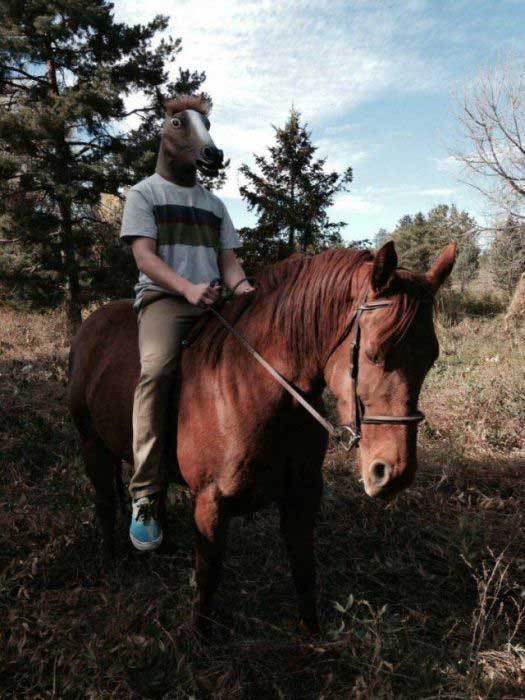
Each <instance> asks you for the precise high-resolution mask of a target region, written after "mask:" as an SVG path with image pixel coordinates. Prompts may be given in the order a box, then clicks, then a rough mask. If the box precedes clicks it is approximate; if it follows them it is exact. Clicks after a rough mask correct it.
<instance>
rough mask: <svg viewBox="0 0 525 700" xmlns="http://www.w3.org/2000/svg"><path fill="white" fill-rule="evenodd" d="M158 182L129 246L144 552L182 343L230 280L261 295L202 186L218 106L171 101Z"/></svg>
mask: <svg viewBox="0 0 525 700" xmlns="http://www.w3.org/2000/svg"><path fill="white" fill-rule="evenodd" d="M165 108H166V120H165V122H164V126H163V129H162V132H161V143H160V150H159V155H158V159H157V167H156V169H155V173H154V174H153V175H151V176H150V177H147V178H145V179H144V180H141V181H140V182H139V183H137V184H136V185H134V186H133V187H132V188H131V189H130V191H129V193H128V196H127V199H126V204H125V207H124V214H123V219H122V229H121V233H120V236H121V238H122V239H123V240H124V241H126V242H127V243H129V244H130V245H131V249H132V251H133V255H134V258H135V261H136V264H137V267H138V269H139V280H138V283H137V284H136V286H135V303H134V305H133V308H134V310H135V312H136V314H137V321H138V328H139V352H140V368H141V369H140V378H139V382H138V384H137V387H136V389H135V394H134V402H133V477H132V479H131V483H130V487H129V489H130V493H131V496H132V499H133V511H132V517H131V525H130V530H129V534H130V538H131V541H132V542H133V544H134V546H135V547H136V548H137V549H139V550H142V551H147V550H153V549H156V548H157V547H158V546H159V545H160V544H161V542H162V536H163V533H162V526H161V523H160V520H159V512H158V510H159V498H158V495H159V492H160V490H161V487H162V483H163V475H162V460H163V456H164V454H165V449H166V428H167V421H166V418H167V408H168V406H169V400H170V396H171V393H172V391H173V385H174V380H175V376H176V372H177V368H178V364H179V358H180V352H181V343H182V341H183V339H184V338H185V337H186V335H187V334H188V332H189V331H190V329H191V328H192V326H193V325H194V323H195V322H196V321H197V320H198V319H199V317H200V316H201V315H202V314H203V313H204V311H205V309H206V308H207V307H209V306H210V305H211V304H213V303H214V302H215V301H216V300H217V298H218V296H219V294H220V286H218V285H212V284H211V282H212V281H213V280H214V279H217V278H219V277H221V278H222V279H223V280H224V283H225V284H226V286H227V287H228V288H230V289H233V290H234V292H235V294H244V293H247V292H250V291H252V287H251V286H250V284H249V283H248V281H247V280H246V275H245V274H244V272H243V270H242V267H241V265H240V264H239V261H238V260H237V257H236V255H235V248H238V247H239V246H240V245H241V244H240V240H239V236H238V234H237V232H236V230H235V228H234V227H233V224H232V221H231V219H230V216H229V214H228V212H227V210H226V207H225V206H224V204H223V202H222V201H221V200H220V199H219V198H218V197H217V196H216V195H214V194H212V193H211V192H209V191H208V190H206V189H205V188H204V187H203V186H202V185H201V184H200V183H198V182H197V170H198V169H199V170H201V171H202V172H203V173H205V174H207V175H213V174H216V173H217V172H218V171H219V169H220V168H221V167H222V165H223V153H222V151H221V150H219V149H218V148H216V146H215V144H214V143H213V140H212V138H211V136H210V133H209V128H210V122H209V119H208V114H209V111H210V103H209V102H208V100H207V99H206V98H205V97H204V96H202V95H201V96H190V95H183V96H180V97H177V98H176V99H173V100H167V101H165Z"/></svg>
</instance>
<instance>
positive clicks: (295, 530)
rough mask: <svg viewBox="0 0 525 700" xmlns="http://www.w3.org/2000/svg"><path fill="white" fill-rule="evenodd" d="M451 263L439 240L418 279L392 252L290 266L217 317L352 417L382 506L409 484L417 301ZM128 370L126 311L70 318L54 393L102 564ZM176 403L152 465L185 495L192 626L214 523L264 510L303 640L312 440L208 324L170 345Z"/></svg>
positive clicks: (282, 395)
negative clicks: (164, 444)
mask: <svg viewBox="0 0 525 700" xmlns="http://www.w3.org/2000/svg"><path fill="white" fill-rule="evenodd" d="M454 259H455V244H450V245H449V246H447V248H445V250H444V251H443V252H442V253H441V255H440V257H439V258H438V260H437V261H436V263H435V264H434V266H433V267H432V268H431V269H430V270H429V271H428V272H427V273H426V274H424V275H416V274H413V273H411V272H408V271H406V270H403V269H398V268H397V256H396V252H395V249H394V246H393V244H392V243H387V244H386V245H385V246H383V248H381V249H380V250H379V251H378V253H377V254H376V255H375V257H374V256H373V255H372V254H371V253H370V252H368V251H354V250H329V251H325V252H323V253H320V254H319V255H315V256H313V257H303V256H298V257H293V258H291V259H289V260H286V261H283V262H281V263H278V264H276V265H273V266H270V267H269V268H268V269H267V270H266V271H265V272H263V273H262V274H261V275H260V277H259V280H258V284H257V290H256V292H255V293H252V294H250V295H244V296H242V297H240V298H237V299H235V300H233V301H232V302H231V303H230V304H229V306H228V308H227V309H226V310H223V313H224V314H225V316H226V317H227V318H228V320H229V321H230V323H231V324H233V325H234V326H235V328H236V329H237V330H238V331H240V332H241V333H242V334H244V336H245V337H246V338H247V339H248V340H249V341H250V343H251V344H252V345H253V346H254V347H255V348H256V349H257V350H258V351H259V352H260V353H261V354H262V355H263V356H264V357H265V358H266V359H267V360H268V361H269V362H270V363H271V364H272V365H273V366H274V367H275V368H276V369H277V370H278V371H279V372H280V373H281V374H282V375H283V376H284V377H285V378H286V379H288V380H289V381H290V382H292V383H293V385H294V386H295V387H296V388H298V389H299V390H300V391H301V393H302V394H303V396H304V397H306V398H307V399H308V400H309V401H310V403H312V404H313V405H314V406H315V405H317V406H319V405H320V403H321V394H322V391H323V389H324V387H325V386H326V385H328V387H329V388H330V389H331V391H332V392H333V393H334V395H335V397H336V399H337V406H338V412H339V417H340V419H341V422H342V423H346V424H350V423H352V422H353V424H354V425H355V423H356V422H357V418H358V416H357V413H359V415H360V416H361V421H360V422H361V427H360V432H361V443H360V447H359V458H360V459H359V463H360V471H361V476H362V478H363V481H364V486H365V490H366V492H367V493H368V494H369V495H373V496H376V495H388V496H391V495H393V494H395V493H397V492H398V491H399V490H400V489H402V488H404V487H406V486H408V485H409V484H410V483H411V481H412V479H413V477H414V473H415V471H416V467H417V457H416V439H417V425H416V422H417V420H416V421H413V420H412V419H413V418H414V416H416V418H417V416H418V415H420V414H417V411H416V409H417V402H418V396H419V392H420V389H421V385H422V383H423V379H424V377H425V375H426V374H427V372H428V371H429V369H430V367H431V365H432V363H433V362H434V361H435V359H436V358H437V355H438V342H437V339H436V335H435V333H434V326H433V304H432V298H433V296H434V294H435V293H436V291H437V289H438V288H439V287H440V285H441V284H442V282H443V281H444V279H445V278H446V277H447V276H448V275H449V273H450V271H451V269H452V266H453V264H454ZM378 300H379V301H378ZM364 301H366V305H365V307H364V309H362V311H361V312H359V314H358V311H357V310H358V308H359V307H360V305H362V304H363V302H364ZM381 301H382V302H383V303H381ZM365 310H366V313H365V312H364V311H365ZM356 340H357V341H358V342H357V345H356V347H357V352H356V351H355V350H354V353H353V359H351V358H352V353H351V347H352V344H353V343H354V344H355V342H356ZM351 364H353V365H354V368H353V369H354V371H353V373H352V374H353V377H352V376H351V374H350V372H349V369H350V365H351ZM357 367H358V372H357ZM138 375H139V359H138V349H137V324H136V319H135V316H134V314H133V311H132V308H131V302H130V301H116V302H113V303H110V304H108V305H106V306H104V307H102V308H100V309H99V310H98V311H96V312H95V313H93V314H92V315H91V316H90V317H89V318H88V319H87V320H86V321H85V322H84V324H83V325H82V327H81V329H80V331H79V332H78V334H77V336H76V337H75V339H74V341H73V345H72V348H71V354H70V387H69V388H70V392H69V401H70V409H71V412H72V416H73V418H74V421H75V424H76V425H77V428H78V430H79V432H80V438H81V443H82V448H83V454H84V459H85V463H86V468H87V473H88V475H89V477H90V479H91V481H92V482H93V485H94V487H95V491H96V507H97V513H98V516H99V519H100V522H101V525H102V530H103V536H104V541H105V551H106V554H109V553H110V552H111V548H112V537H113V526H114V518H115V484H116V479H117V476H116V475H117V474H118V472H119V467H120V464H121V461H122V460H125V461H128V462H131V460H132V449H131V442H132V440H131V438H132V434H131V413H132V402H133V390H134V387H135V384H136V381H137V378H138ZM354 385H355V387H354ZM176 400H177V399H176V397H175V394H174V397H173V402H174V411H173V416H174V417H173V419H172V421H171V423H170V424H169V426H167V429H168V430H171V431H173V433H174V434H175V433H177V441H176V444H177V450H176V455H175V454H171V455H167V456H166V460H167V468H168V469H169V470H170V471H171V472H172V475H173V473H176V474H177V475H178V479H179V480H181V481H182V482H183V483H185V484H186V485H187V486H188V487H189V489H190V490H191V493H192V495H193V499H194V520H195V526H196V532H197V558H196V570H197V586H198V600H197V603H196V608H195V610H196V620H197V621H198V622H199V623H202V622H203V621H204V620H205V619H206V618H207V616H208V615H209V612H210V602H211V597H212V595H213V592H214V591H215V589H216V587H217V584H218V581H219V575H220V569H221V561H222V556H223V549H224V546H225V540H226V531H227V525H228V521H229V519H230V518H231V517H232V516H235V515H238V514H245V513H251V512H253V511H255V510H257V509H259V508H261V507H263V506H265V505H267V504H269V503H271V502H277V504H278V505H279V508H280V514H281V530H282V534H283V537H284V540H285V542H286V546H287V550H288V553H289V557H290V562H291V568H292V574H293V578H294V582H295V585H296V588H297V593H298V598H299V607H300V612H301V618H302V621H303V623H304V624H305V625H306V626H307V628H309V629H310V630H312V631H315V630H317V628H318V624H317V613H316V602H315V566H314V553H313V533H314V521H315V517H316V512H317V509H318V505H319V501H320V498H321V490H322V475H321V466H322V462H323V458H324V454H325V450H326V446H327V435H326V433H325V431H324V430H323V428H321V427H320V426H319V425H318V423H316V422H315V421H314V420H313V419H312V417H311V416H310V415H309V414H308V413H307V412H306V411H305V410H304V408H302V407H301V406H300V405H298V404H297V402H296V401H295V400H294V399H293V398H291V397H290V396H289V394H287V393H286V392H285V391H284V390H283V388H282V387H281V386H280V385H279V384H278V383H276V382H275V381H274V380H273V379H272V378H271V377H270V376H269V375H268V374H267V373H266V371H265V370H264V369H263V368H262V367H261V366H260V365H259V364H257V363H256V362H255V361H254V359H253V358H252V357H251V356H250V354H249V353H247V352H246V350H245V349H244V348H242V347H241V346H240V345H239V343H238V341H237V340H236V339H235V338H234V337H233V336H232V335H231V334H229V333H228V332H227V331H226V330H225V329H224V328H223V327H222V326H221V325H220V323H219V322H218V321H217V320H216V319H212V318H210V319H209V320H208V321H207V322H206V323H205V324H204V323H203V325H202V327H201V329H200V333H198V334H197V335H196V337H195V339H194V341H193V344H192V346H191V347H190V349H188V350H185V351H184V357H183V361H182V377H181V382H180V404H179V405H180V408H179V410H178V413H177V414H176V412H175V401H176ZM374 414H375V415H374ZM175 415H178V419H175ZM367 416H371V417H372V420H370V422H368V421H367V420H366V417H367ZM375 418H379V419H381V418H385V419H388V418H391V419H392V420H391V421H387V420H382V421H381V420H379V421H376V420H375ZM418 420H419V419H418Z"/></svg>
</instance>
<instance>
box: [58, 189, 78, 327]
mask: <svg viewBox="0 0 525 700" xmlns="http://www.w3.org/2000/svg"><path fill="white" fill-rule="evenodd" d="M60 213H61V215H62V226H61V231H60V242H61V248H62V262H63V268H62V270H63V276H64V282H65V291H66V318H67V325H68V330H69V333H70V335H71V336H73V335H74V334H75V333H76V332H77V330H78V329H79V327H80V324H81V323H82V313H81V311H82V304H81V302H80V281H79V277H78V264H77V259H76V255H75V244H74V241H73V233H72V230H71V205H70V204H69V203H66V202H63V203H61V204H60Z"/></svg>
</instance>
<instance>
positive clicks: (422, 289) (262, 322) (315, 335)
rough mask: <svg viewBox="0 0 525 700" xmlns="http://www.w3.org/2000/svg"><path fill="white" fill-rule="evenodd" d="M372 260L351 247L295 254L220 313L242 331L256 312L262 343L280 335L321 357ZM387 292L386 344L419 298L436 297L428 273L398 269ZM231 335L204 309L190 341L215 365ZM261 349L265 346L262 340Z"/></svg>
mask: <svg viewBox="0 0 525 700" xmlns="http://www.w3.org/2000/svg"><path fill="white" fill-rule="evenodd" d="M373 259H374V256H373V254H372V253H371V252H370V251H369V250H356V249H352V248H337V249H329V250H325V251H323V252H322V253H319V254H317V255H313V256H308V255H301V254H294V255H292V256H290V257H288V258H286V260H283V261H281V262H278V263H274V264H272V265H269V266H268V267H266V268H265V269H263V270H262V272H260V273H259V275H258V276H257V278H256V287H255V291H254V292H251V293H249V294H243V295H240V296H238V297H234V298H233V299H232V300H230V301H228V302H226V303H225V304H223V306H222V308H221V309H220V312H221V314H222V315H223V316H224V318H225V319H226V320H227V321H228V322H229V323H230V324H231V325H232V326H235V325H236V324H237V323H239V321H241V319H243V320H245V323H244V326H243V333H247V331H249V330H251V327H250V326H251V324H250V321H251V320H252V316H253V324H257V325H258V326H259V330H263V332H265V334H264V336H263V339H262V340H263V343H264V337H267V338H268V342H272V337H275V335H274V334H278V335H279V336H280V338H282V339H283V340H284V343H285V345H286V348H287V349H288V350H289V352H290V353H291V354H293V355H294V356H301V357H305V358H310V357H312V356H315V357H318V358H320V355H321V352H322V350H323V348H324V350H325V351H326V349H327V348H326V343H327V342H329V341H332V342H336V341H337V339H338V338H339V337H340V336H341V334H342V333H343V331H344V329H345V327H346V326H347V324H348V322H349V320H350V318H351V312H352V309H353V308H354V302H355V301H356V300H359V301H361V302H362V301H363V300H364V296H365V293H366V290H367V289H368V285H369V281H370V280H369V278H370V275H369V274H368V273H367V274H361V275H358V274H355V273H357V272H358V271H360V270H361V269H362V268H363V266H364V265H365V264H366V263H371V262H372V261H373ZM369 267H370V269H371V265H369ZM382 296H385V297H392V298H393V304H392V306H391V307H390V308H389V309H388V312H387V313H386V315H385V321H384V323H383V324H382V326H381V327H380V328H379V329H378V341H379V343H380V345H385V344H386V343H389V342H399V341H400V340H401V339H402V338H403V337H404V335H405V334H406V331H407V330H408V328H409V327H410V324H411V323H412V321H413V319H414V317H415V315H416V313H417V309H418V307H419V302H420V300H421V299H423V298H427V297H429V298H431V292H430V287H429V285H428V284H427V283H426V282H425V280H424V278H423V277H421V276H418V275H415V274H414V273H411V272H408V271H404V270H398V271H396V274H395V277H394V279H393V280H392V283H391V285H389V287H388V289H387V290H385V293H384V294H382ZM263 326H264V327H263ZM270 330H271V333H270ZM247 335H248V333H247ZM229 336H230V333H229V332H228V330H227V329H226V328H225V327H224V326H223V325H222V324H221V323H220V322H219V321H218V320H217V319H210V318H209V316H208V315H207V314H205V315H204V316H203V318H202V319H201V320H200V321H199V322H198V323H197V325H196V327H195V328H194V330H193V331H192V333H191V335H190V339H189V341H190V345H192V344H193V343H195V348H194V350H195V351H196V353H197V355H198V356H199V357H200V358H201V359H202V361H203V362H205V363H206V364H210V365H212V366H216V365H217V364H218V363H219V361H220V359H221V356H222V351H223V347H224V343H225V341H226V340H227V338H228V337H229ZM257 348H258V349H259V350H261V349H263V348H262V347H261V343H260V342H259V343H258V345H257Z"/></svg>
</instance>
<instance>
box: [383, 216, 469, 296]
mask: <svg viewBox="0 0 525 700" xmlns="http://www.w3.org/2000/svg"><path fill="white" fill-rule="evenodd" d="M381 234H382V238H383V239H384V233H383V231H382V232H381ZM391 237H392V239H393V240H394V241H395V243H396V248H397V251H398V255H399V258H400V263H401V264H402V265H404V266H405V267H407V268H409V269H410V270H414V271H416V272H424V271H425V270H428V268H429V267H430V266H431V264H432V262H433V260H434V258H435V257H436V255H437V254H438V253H439V252H440V250H441V249H442V248H443V247H444V246H445V245H446V244H447V243H448V242H449V241H454V240H455V241H457V243H458V256H457V260H456V264H455V266H454V271H453V273H452V279H453V280H455V281H456V282H458V283H459V284H460V287H461V289H462V290H463V289H464V287H465V285H466V284H467V283H468V282H469V281H470V280H471V279H472V278H473V277H474V276H475V274H476V272H477V270H478V268H479V246H478V244H477V229H476V222H475V220H474V219H473V218H472V217H471V216H470V215H469V214H467V212H465V211H461V212H460V211H459V210H458V209H457V207H455V206H454V205H452V206H448V205H447V204H440V205H438V206H436V207H434V208H433V209H431V210H430V211H429V212H428V214H427V215H426V216H425V214H423V213H422V212H418V213H417V214H416V215H415V216H410V215H406V216H403V217H402V218H401V219H400V220H399V223H398V225H397V227H396V228H395V230H394V231H393V232H392V234H391Z"/></svg>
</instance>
